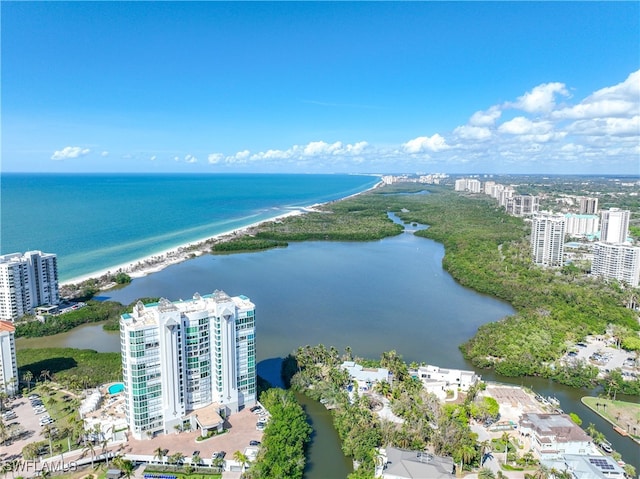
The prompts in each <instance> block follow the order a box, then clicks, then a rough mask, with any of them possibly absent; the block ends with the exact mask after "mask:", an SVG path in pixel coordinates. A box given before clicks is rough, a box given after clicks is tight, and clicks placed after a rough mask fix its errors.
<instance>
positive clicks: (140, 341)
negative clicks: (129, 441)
mask: <svg viewBox="0 0 640 479" xmlns="http://www.w3.org/2000/svg"><path fill="white" fill-rule="evenodd" d="M120 342H121V352H122V374H123V378H124V386H125V397H126V415H127V423H128V425H129V429H130V431H131V433H132V435H133V437H135V438H137V439H146V438H151V437H153V436H154V435H156V434H158V433H169V432H175V431H176V430H195V429H200V431H201V433H202V435H205V434H207V433H208V432H209V431H212V430H221V428H222V423H223V421H224V418H225V417H227V416H228V415H230V414H233V413H236V412H238V411H239V410H241V409H243V408H244V407H247V406H253V405H254V404H255V403H256V347H255V346H256V345H255V306H254V304H253V303H252V302H251V301H250V300H249V298H247V297H246V296H234V297H229V296H228V295H227V294H226V293H224V292H222V291H214V293H213V294H210V295H204V296H200V295H199V294H197V293H196V294H195V295H194V296H193V298H192V299H189V300H185V301H183V300H180V301H175V302H171V301H169V300H167V299H164V298H163V299H161V300H160V301H159V302H157V303H151V304H142V303H141V302H138V303H137V304H136V305H135V306H134V308H133V311H132V312H131V313H127V314H123V315H122V316H121V318H120Z"/></svg>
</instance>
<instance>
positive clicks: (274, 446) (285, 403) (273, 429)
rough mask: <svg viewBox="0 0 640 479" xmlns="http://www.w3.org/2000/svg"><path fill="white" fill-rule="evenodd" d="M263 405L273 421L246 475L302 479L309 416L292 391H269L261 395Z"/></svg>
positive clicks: (308, 432)
mask: <svg viewBox="0 0 640 479" xmlns="http://www.w3.org/2000/svg"><path fill="white" fill-rule="evenodd" d="M260 402H261V403H262V404H263V405H264V407H265V408H266V409H267V410H268V411H269V413H270V414H271V420H270V421H269V423H268V424H267V427H266V428H265V431H264V435H263V437H262V446H261V447H260V454H259V456H258V458H257V461H256V463H255V465H253V466H252V467H251V469H250V470H249V471H248V472H247V473H245V476H246V477H248V478H251V479H267V478H272V477H286V478H290V479H301V478H302V473H303V472H304V464H305V456H304V454H305V449H306V446H307V444H308V442H309V439H310V437H311V431H312V429H311V426H309V424H308V423H307V416H306V414H305V413H304V411H303V409H302V407H301V406H300V405H299V404H298V402H297V401H296V398H295V396H294V395H293V392H291V391H285V390H284V389H279V388H272V389H268V390H267V391H265V392H263V393H262V394H261V395H260Z"/></svg>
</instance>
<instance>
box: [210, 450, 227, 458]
mask: <svg viewBox="0 0 640 479" xmlns="http://www.w3.org/2000/svg"><path fill="white" fill-rule="evenodd" d="M226 455H227V453H226V452H225V451H215V452H214V453H213V454H211V459H224V456H226Z"/></svg>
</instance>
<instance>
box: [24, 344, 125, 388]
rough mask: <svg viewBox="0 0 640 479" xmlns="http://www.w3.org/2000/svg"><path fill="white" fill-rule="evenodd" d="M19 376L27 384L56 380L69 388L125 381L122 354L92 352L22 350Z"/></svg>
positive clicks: (76, 350)
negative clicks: (123, 379) (35, 381)
mask: <svg viewBox="0 0 640 479" xmlns="http://www.w3.org/2000/svg"><path fill="white" fill-rule="evenodd" d="M16 356H17V361H18V375H19V377H20V379H21V380H22V381H24V382H31V381H33V380H38V379H40V380H43V381H44V380H55V381H56V382H58V383H60V384H62V385H63V386H65V387H67V388H69V389H81V388H87V387H95V386H98V385H100V384H104V383H108V382H112V381H119V380H121V379H122V358H121V356H120V353H98V352H96V351H94V350H92V349H72V348H51V349H18V350H17V351H16Z"/></svg>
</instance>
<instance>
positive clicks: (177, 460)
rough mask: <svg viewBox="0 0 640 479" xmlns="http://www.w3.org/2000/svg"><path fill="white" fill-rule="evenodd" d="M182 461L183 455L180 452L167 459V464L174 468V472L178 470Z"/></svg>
mask: <svg viewBox="0 0 640 479" xmlns="http://www.w3.org/2000/svg"><path fill="white" fill-rule="evenodd" d="M182 461H184V454H182V453H181V452H174V453H173V454H171V456H170V457H169V462H170V463H171V464H173V465H174V466H175V468H176V470H178V466H180V465H181V464H182Z"/></svg>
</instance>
